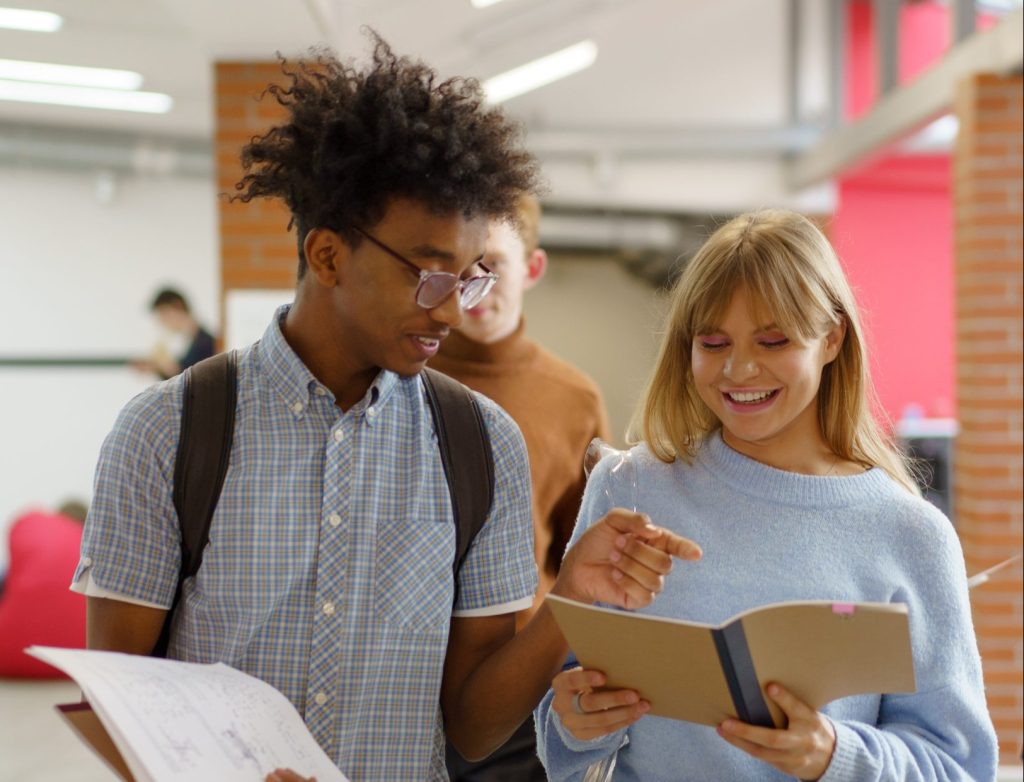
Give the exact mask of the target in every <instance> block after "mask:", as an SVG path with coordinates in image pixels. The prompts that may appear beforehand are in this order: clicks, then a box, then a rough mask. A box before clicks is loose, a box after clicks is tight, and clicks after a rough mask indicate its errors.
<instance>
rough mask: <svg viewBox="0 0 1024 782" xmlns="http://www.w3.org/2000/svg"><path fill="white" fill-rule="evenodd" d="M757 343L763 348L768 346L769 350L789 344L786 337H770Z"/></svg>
mask: <svg viewBox="0 0 1024 782" xmlns="http://www.w3.org/2000/svg"><path fill="white" fill-rule="evenodd" d="M758 344H759V345H760V346H761V347H763V348H768V349H769V350H771V349H777V348H784V347H786V345H788V344H789V339H788V338H787V337H773V338H771V339H762V340H760V341H759V342H758Z"/></svg>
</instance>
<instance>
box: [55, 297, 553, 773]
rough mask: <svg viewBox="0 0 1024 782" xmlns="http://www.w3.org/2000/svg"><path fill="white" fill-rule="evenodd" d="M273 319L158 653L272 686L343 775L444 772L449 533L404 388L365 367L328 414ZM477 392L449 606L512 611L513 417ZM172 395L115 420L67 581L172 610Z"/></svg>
mask: <svg viewBox="0 0 1024 782" xmlns="http://www.w3.org/2000/svg"><path fill="white" fill-rule="evenodd" d="M286 311H287V308H283V309H282V310H280V311H279V312H278V313H277V316H276V317H275V318H274V321H273V322H272V323H271V325H270V326H269V328H268V329H267V331H266V333H265V334H264V336H263V338H262V339H261V340H260V341H259V342H257V343H255V344H254V345H252V346H250V347H249V348H247V349H245V350H243V351H241V353H240V355H239V367H238V368H239V373H238V405H237V409H236V417H235V437H234V443H233V445H232V449H231V462H230V467H229V470H228V473H227V478H226V480H225V483H224V488H223V491H222V493H221V497H220V502H219V504H218V505H217V510H216V513H215V515H214V518H213V523H212V526H211V529H210V542H209V545H208V546H207V548H206V550H205V552H204V557H203V564H202V567H201V569H200V570H199V572H198V573H197V575H196V576H195V578H193V579H190V580H188V581H186V583H185V585H184V590H183V596H182V604H181V610H179V611H178V613H177V615H176V619H175V625H174V628H173V633H172V637H171V644H170V651H169V654H170V656H171V657H175V658H179V659H183V660H189V661H193V662H215V661H222V662H225V663H228V664H230V665H232V666H234V667H236V668H239V669H241V670H243V671H246V672H247V673H250V674H252V675H254V676H257V677H259V678H261V679H263V680H264V681H267V682H269V683H270V684H272V685H274V686H275V687H277V688H278V689H279V690H281V692H283V693H284V694H285V695H286V696H287V697H288V698H289V700H291V702H292V703H294V704H295V706H296V708H297V709H298V710H299V712H300V713H301V714H302V715H303V716H304V718H305V720H306V724H307V725H308V726H309V729H310V731H311V732H312V734H313V735H314V736H315V737H316V739H317V741H319V743H320V744H321V746H323V748H324V750H325V751H326V752H327V754H328V755H329V756H330V757H331V758H333V759H334V761H335V762H336V763H337V764H338V766H339V767H340V768H341V769H342V771H343V772H344V773H345V774H346V775H347V776H348V777H350V778H351V779H352V780H354V781H358V780H382V782H396V781H397V780H435V779H436V780H443V779H446V778H447V775H446V772H445V769H444V744H443V738H444V736H443V727H442V723H441V712H440V706H439V694H440V687H441V673H442V668H443V663H444V656H445V650H446V646H447V640H448V627H449V618H450V616H451V614H452V600H453V597H454V583H453V577H452V567H451V564H452V561H453V559H454V555H455V527H454V522H453V519H452V508H451V501H450V499H449V494H448V488H447V484H446V481H445V477H444V468H443V466H442V463H441V459H440V454H439V451H438V449H437V442H436V437H435V433H434V427H433V420H432V418H431V414H430V409H429V407H428V405H427V403H426V399H425V396H424V391H423V386H422V381H421V380H420V379H419V378H418V377H410V378H403V377H399V376H398V375H395V374H393V373H391V372H387V371H382V372H381V373H380V374H379V375H378V377H377V379H376V380H375V381H374V383H373V385H372V387H371V388H370V389H369V391H368V392H367V394H366V396H365V397H364V398H363V400H362V401H360V402H359V403H358V404H357V405H355V406H354V407H352V408H351V409H350V410H348V411H347V412H345V413H342V412H341V410H340V409H339V408H338V407H336V406H335V404H334V398H333V396H332V395H331V393H330V392H329V391H328V390H327V389H326V388H324V387H323V386H322V385H320V383H319V382H318V381H317V380H316V379H315V378H314V377H313V375H311V374H310V372H309V370H308V369H307V368H306V367H305V366H304V365H303V364H302V362H301V361H300V360H299V358H298V356H297V355H296V354H295V353H294V352H293V351H292V350H291V348H290V347H289V346H288V344H287V342H285V340H284V337H283V336H282V334H281V330H280V325H279V324H280V318H282V317H283V316H284V314H285V312H286ZM477 399H478V401H479V403H480V406H481V408H482V411H483V416H484V421H485V424H486V426H487V428H488V432H489V434H490V438H491V445H492V449H493V452H494V462H495V487H494V503H493V506H492V508H491V514H490V516H489V517H488V520H487V522H486V524H485V525H484V527H483V529H482V530H481V531H480V532H479V533H478V535H477V537H476V539H475V541H474V543H473V545H472V546H471V548H470V550H469V553H468V554H467V557H466V559H465V560H464V562H463V565H462V568H461V571H460V575H459V590H458V603H457V604H456V605H455V613H456V615H458V614H460V613H461V614H464V615H474V614H479V615H484V614H488V613H498V612H502V613H504V612H506V611H512V610H518V609H520V608H524V607H527V606H529V605H530V602H531V598H532V595H533V591H534V588H535V584H536V568H535V565H534V561H533V540H532V536H533V532H532V530H533V527H532V522H531V518H530V474H529V467H528V463H527V457H526V448H525V446H524V444H523V440H522V436H521V435H520V433H519V430H518V429H517V428H516V426H515V424H514V423H513V422H512V420H511V419H510V418H509V417H508V416H507V415H506V414H505V413H504V412H502V411H501V409H500V408H498V407H497V406H496V405H494V404H493V403H492V402H490V401H489V400H487V399H486V398H484V397H480V396H478V397H477ZM181 400H182V382H181V378H180V377H178V378H174V379H172V380H169V381H167V382H165V383H161V384H159V385H156V386H154V387H153V388H151V389H149V390H147V391H145V392H144V393H142V394H140V395H139V396H138V397H136V398H135V399H133V400H132V401H131V402H130V403H129V404H128V405H127V406H126V407H125V408H124V410H122V412H121V414H120V416H119V417H118V420H117V422H116V424H115V425H114V429H113V431H112V432H111V433H110V435H109V436H108V437H107V439H106V442H105V443H104V445H103V449H102V451H101V454H100V459H99V464H98V467H97V474H96V483H95V494H94V498H93V504H92V508H91V511H90V515H89V519H88V522H87V524H86V528H85V534H84V537H83V541H82V559H81V561H80V563H79V566H78V569H77V571H76V573H75V582H76V585H77V584H80V583H82V582H85V583H87V584H90V583H91V584H92V585H93V586H94V587H95V588H97V589H99V590H101V591H105V592H106V593H107V594H109V595H114V596H122V597H123V598H124V599H129V600H137V601H146V602H149V603H153V604H156V605H160V606H170V604H171V602H172V599H173V596H174V590H175V586H176V583H177V574H178V569H179V562H180V551H179V527H178V519H177V515H176V514H175V511H174V507H173V503H172V499H171V497H172V479H173V474H174V458H175V451H176V448H177V443H178V430H179V424H180V415H181V412H180V411H181ZM73 588H74V587H73ZM94 594H95V592H94ZM297 770H298V771H300V772H301V769H297Z"/></svg>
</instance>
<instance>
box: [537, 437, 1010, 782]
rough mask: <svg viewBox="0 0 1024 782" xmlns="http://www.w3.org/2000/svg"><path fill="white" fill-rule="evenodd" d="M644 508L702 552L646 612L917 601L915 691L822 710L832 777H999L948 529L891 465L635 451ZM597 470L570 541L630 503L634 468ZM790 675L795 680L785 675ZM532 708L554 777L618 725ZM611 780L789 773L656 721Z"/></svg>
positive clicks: (710, 613) (908, 780) (700, 730)
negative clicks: (787, 463) (786, 465)
mask: <svg viewBox="0 0 1024 782" xmlns="http://www.w3.org/2000/svg"><path fill="white" fill-rule="evenodd" d="M632 454H633V459H634V460H635V462H634V463H635V464H636V468H637V469H636V475H637V486H638V495H637V496H638V510H641V511H643V512H645V513H647V514H648V515H649V516H650V517H651V519H652V520H653V521H654V523H656V524H660V525H663V526H665V527H668V528H669V529H672V530H674V531H675V532H677V533H679V534H681V535H683V536H685V537H688V538H691V539H692V540H695V541H696V542H697V543H699V544H700V545H701V546H702V547H703V549H704V557H703V559H702V560H701V561H700V562H697V563H685V562H676V564H675V566H674V569H673V571H672V573H671V574H670V575H669V577H668V578H667V579H666V584H665V589H664V591H663V592H662V593H661V594H660V595H659V596H658V597H657V598H656V599H655V601H654V603H653V605H652V606H650V607H649V608H647V609H644V611H645V613H651V614H658V615H662V616H672V617H677V618H681V619H690V620H696V621H699V622H707V623H715V624H717V623H719V622H723V621H725V620H726V619H728V618H730V617H731V616H733V615H734V614H737V613H739V612H741V611H744V610H746V609H749V608H753V607H755V606H759V605H764V604H766V603H776V602H780V601H784V600H834V601H839V602H857V601H872V602H902V603H907V604H908V606H909V610H910V629H911V637H912V640H913V648H914V668H915V673H916V678H917V692H916V693H915V694H913V695H883V696H879V695H862V696H856V697H851V698H843V699H841V700H838V701H834V702H833V703H831V704H829V705H828V706H826V707H825V708H824V709H823V712H824V713H825V714H827V715H828V716H829V718H830V719H831V720H832V722H833V724H834V725H835V729H836V739H837V740H836V748H835V752H834V753H833V757H832V763H831V765H830V767H829V769H828V771H827V772H826V774H825V775H824V776H823V777H822V778H821V779H822V782H873V781H874V780H879V781H880V780H891V782H914V781H915V780H968V779H969V780H981V782H990V781H991V780H994V779H995V775H996V765H997V756H998V753H997V747H996V737H995V732H994V731H993V728H992V723H991V720H990V718H989V715H988V712H987V710H986V706H985V695H984V689H983V685H982V679H981V662H980V659H979V657H978V649H977V642H976V640H975V636H974V629H973V626H972V622H971V615H970V607H969V605H968V596H967V582H966V576H965V572H964V562H963V554H962V552H961V549H960V544H959V541H958V540H957V537H956V534H955V533H954V531H953V528H952V525H951V524H950V523H949V521H948V520H947V519H946V517H945V516H943V515H942V513H941V512H939V511H938V510H937V509H935V508H934V507H933V506H932V505H930V504H928V503H926V502H925V501H924V500H921V499H918V498H916V497H913V496H911V495H910V494H909V493H908V492H907V491H906V490H904V489H903V488H901V487H900V486H899V485H898V484H896V483H895V482H894V481H893V480H892V479H890V478H889V476H888V475H887V474H886V473H885V472H883V471H882V470H880V469H873V470H869V471H867V472H865V473H863V474H861V475H857V476H852V477H815V476H807V475H798V474H795V473H789V472H783V471H781V470H776V469H773V468H771V467H767V466H765V465H763V464H760V463H759V462H756V461H754V460H752V459H749V458H747V457H745V456H743V455H741V454H739V453H737V452H736V451H734V450H732V449H731V448H730V447H729V446H727V445H726V444H725V443H724V442H723V441H722V439H721V437H720V436H719V435H713V436H711V437H709V439H708V441H707V442H706V443H705V445H704V447H703V449H702V451H701V452H700V454H699V455H698V457H697V459H696V461H695V462H694V463H693V464H692V465H687V464H685V463H684V462H683V461H682V460H677V461H676V462H675V463H673V464H664V463H662V462H660V461H658V460H657V459H655V458H654V457H653V456H652V455H651V454H650V452H649V451H647V450H646V448H644V447H642V446H641V447H638V448H634V449H633V451H632ZM609 466H610V465H609V462H608V460H605V461H604V462H602V463H601V464H600V465H598V467H597V468H596V469H595V471H594V473H593V475H592V476H591V480H590V484H589V486H588V487H587V491H586V494H585V496H584V498H583V507H582V509H581V511H580V518H579V522H578V524H577V529H576V532H575V534H574V536H573V541H575V540H576V538H577V537H578V536H579V535H580V533H581V531H582V530H584V529H586V527H587V526H588V525H589V524H590V523H591V522H592V521H594V520H596V519H599V518H600V517H601V516H602V515H603V514H604V513H605V512H606V511H607V510H608V509H609V508H612V507H615V506H621V507H628V506H630V505H631V504H632V500H631V499H630V488H629V486H628V485H627V483H628V480H624V479H623V477H622V476H623V475H624V474H625V471H622V470H620V471H618V472H617V473H615V474H612V473H610V471H609ZM781 683H782V684H785V682H781ZM551 698H552V693H551V692H550V691H549V692H548V694H547V696H546V697H545V698H544V700H543V701H541V704H540V706H539V707H538V708H537V712H536V714H535V717H536V722H537V733H538V751H539V753H540V756H541V760H542V761H543V762H544V765H545V767H546V768H547V770H548V774H549V775H550V779H551V780H554V781H555V782H561V780H579V779H582V775H583V772H584V770H585V769H586V768H587V766H588V765H589V764H590V763H591V762H593V761H595V760H597V759H600V758H602V757H604V756H607V755H608V754H610V753H611V752H612V751H613V750H614V749H615V748H616V747H618V746H619V745H620V744H621V743H622V741H623V736H622V733H621V732H620V733H617V734H612V735H610V736H607V737H604V738H602V739H595V740H593V741H590V742H584V741H579V740H577V739H575V738H574V737H573V736H572V735H571V734H570V733H569V732H568V731H567V730H565V728H564V726H563V725H562V724H561V721H560V720H559V718H558V715H557V714H556V713H555V711H554V710H552V709H551ZM628 734H629V743H628V744H627V745H626V746H625V747H624V748H623V749H622V750H621V751H620V752H619V756H618V766H617V768H616V772H615V777H614V778H615V780H616V782H618V781H619V780H638V781H639V780H643V782H656V781H657V780H693V781H694V782H697V781H699V782H704V781H705V780H707V781H708V782H730V781H731V780H791V779H792V777H788V776H786V775H785V774H782V773H781V772H779V771H777V770H775V769H774V768H773V767H771V766H768V765H765V764H764V763H761V762H760V761H758V760H755V759H754V758H752V757H750V756H749V755H747V754H745V753H744V752H741V751H740V750H738V749H735V748H734V747H732V746H731V745H729V744H728V743H726V742H725V741H724V740H723V739H722V738H720V737H719V736H718V735H717V734H716V733H715V730H714V728H711V727H705V726H702V725H694V724H691V723H687V722H679V721H676V720H670V719H664V718H660V717H644V718H642V719H641V720H640V721H639V722H637V723H636V724H634V725H633V726H632V727H631V728H629V729H628Z"/></svg>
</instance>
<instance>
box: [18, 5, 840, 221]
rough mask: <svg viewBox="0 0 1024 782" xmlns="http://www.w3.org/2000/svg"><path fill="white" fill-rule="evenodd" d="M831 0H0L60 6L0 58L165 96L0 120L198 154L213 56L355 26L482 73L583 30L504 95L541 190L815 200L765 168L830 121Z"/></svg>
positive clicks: (265, 51) (620, 196) (822, 191)
mask: <svg viewBox="0 0 1024 782" xmlns="http://www.w3.org/2000/svg"><path fill="white" fill-rule="evenodd" d="M830 2H832V0H504V2H501V3H498V4H497V5H494V6H491V7H489V8H485V9H480V10H477V9H475V8H473V7H472V5H471V3H470V0H260V1H259V2H257V1H256V0H0V4H4V5H13V6H17V7H23V8H33V9H38V10H47V11H54V12H56V13H59V14H61V15H62V16H63V17H64V18H65V25H64V28H63V29H62V30H61V31H59V32H58V33H55V34H43V33H30V32H15V31H8V30H0V57H2V58H8V59H24V60H35V61H44V62H54V63H61V64H68V65H91V66H104V67H112V68H123V69H128V70H133V71H138V72H139V73H141V74H142V75H143V77H144V80H145V81H144V85H143V89H145V90H150V91H156V92H165V93H168V94H170V95H171V96H172V97H173V99H174V101H175V103H174V108H173V109H172V111H171V112H170V113H168V114H165V115H145V114H130V113H125V112H113V111H102V110H90V109H71V108H60V107H55V106H41V105H32V104H18V103H12V102H0V131H3V130H4V129H6V130H7V132H8V135H10V133H11V132H12V130H11V129H14V132H15V133H17V132H18V131H19V129H21V130H20V132H21V133H22V134H23V135H24V134H26V133H28V134H36V135H45V134H46V133H48V132H55V133H59V134H63V135H62V136H61V138H62V139H65V140H66V139H67V138H68V137H69V136H70V137H71V138H76V137H80V138H81V139H91V140H95V139H96V138H97V135H98V134H99V136H102V135H107V136H110V137H111V138H113V137H115V136H117V137H118V138H136V139H140V140H143V141H146V140H150V141H152V140H157V141H161V142H163V143H171V144H174V143H178V144H192V145H193V147H194V148H199V149H202V146H201V145H203V144H208V143H209V139H210V138H211V136H212V128H213V107H212V94H213V89H212V86H213V85H212V64H213V63H214V62H216V61H218V60H237V59H245V60H272V59H273V58H274V56H275V52H276V51H281V52H283V53H284V54H285V55H287V56H296V55H299V54H301V53H302V52H303V51H304V50H305V49H307V48H308V47H309V46H310V45H313V44H321V43H326V44H328V45H330V46H332V47H333V48H335V49H336V50H337V51H338V52H339V53H340V55H341V56H342V57H343V58H356V59H360V58H363V57H365V56H366V54H367V52H368V49H369V45H368V39H367V37H366V36H365V35H364V34H362V32H361V28H362V27H363V26H364V25H370V26H372V27H373V28H375V29H376V30H377V31H378V32H380V33H381V35H382V36H383V37H384V38H385V39H387V40H388V41H389V42H390V43H391V44H392V47H393V48H394V49H395V51H396V52H398V53H400V54H409V55H413V56H418V57H422V58H423V59H425V60H426V61H427V62H429V63H431V64H432V65H434V66H435V67H436V68H437V69H438V70H439V71H440V73H441V74H442V75H444V76H451V75H460V76H474V77H477V78H480V79H486V78H488V77H490V76H493V75H495V74H497V73H499V72H501V71H503V70H505V69H507V68H509V67H512V66H514V65H518V64H521V63H523V62H525V61H528V60H530V59H533V58H535V57H537V56H540V55H542V54H546V53H549V52H551V51H554V50H556V49H559V48H562V47H564V46H566V45H569V44H571V43H575V42H577V41H579V40H581V39H584V38H591V39H593V40H594V41H596V43H597V45H598V47H599V52H598V58H597V61H596V63H595V64H594V66H593V67H591V68H589V69H588V70H586V71H583V72H581V73H578V74H575V75H573V76H570V77H568V78H566V79H564V80H562V81H560V82H557V83H555V84H551V85H549V86H547V87H544V88H541V89H538V90H536V91H534V92H532V93H528V94H526V95H523V96H521V97H518V98H514V99H512V100H510V101H508V102H507V103H506V104H505V106H506V109H507V110H508V111H509V112H510V113H512V114H513V115H514V116H516V117H517V118H519V119H520V120H522V121H523V122H524V123H525V125H526V127H527V130H528V136H527V143H528V145H529V146H530V147H531V149H532V150H533V151H535V152H536V153H538V154H539V155H540V157H541V159H542V162H543V164H544V169H545V172H546V174H547V176H548V179H549V181H550V185H551V196H550V199H549V200H550V201H552V202H554V203H562V204H564V205H569V206H575V207H611V208H626V209H645V210H653V211H669V212H686V211H699V212H703V213H706V212H715V211H718V212H729V211H735V210H738V209H743V208H749V207H751V206H760V205H764V204H766V203H776V204H785V203H789V204H790V205H794V206H797V207H799V208H808V209H816V210H825V209H828V208H829V205H830V203H831V190H830V188H829V187H828V186H827V185H826V186H823V187H817V188H813V189H811V190H808V191H804V192H802V193H792V192H789V191H788V190H787V188H786V186H785V178H784V175H783V173H782V166H783V162H784V158H785V156H786V154H787V153H791V152H793V151H797V150H800V149H804V148H806V147H807V146H808V144H809V143H811V142H812V141H813V140H814V139H815V138H816V137H817V136H818V135H820V133H821V131H822V129H823V127H824V126H825V125H826V123H827V120H828V117H829V116H830V97H829V88H830V85H831V83H832V81H831V75H830V58H831V49H832V46H831V43H830V35H829V29H830V28H829V23H828V18H827V17H828V10H827V9H828V7H829V4H830ZM794 31H798V33H796V34H794ZM794 41H795V42H796V43H795V44H794ZM794 58H795V59H794ZM26 129H28V130H26ZM2 142H3V138H2V132H0V147H2ZM90 143H91V142H90ZM195 145H199V146H198V147H196V146H195Z"/></svg>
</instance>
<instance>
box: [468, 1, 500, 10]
mask: <svg viewBox="0 0 1024 782" xmlns="http://www.w3.org/2000/svg"><path fill="white" fill-rule="evenodd" d="M470 2H471V3H473V7H474V8H487V6H489V5H496V4H498V3H500V2H501V0H470Z"/></svg>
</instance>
